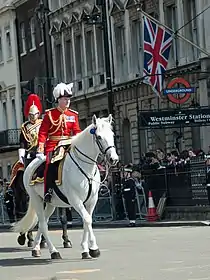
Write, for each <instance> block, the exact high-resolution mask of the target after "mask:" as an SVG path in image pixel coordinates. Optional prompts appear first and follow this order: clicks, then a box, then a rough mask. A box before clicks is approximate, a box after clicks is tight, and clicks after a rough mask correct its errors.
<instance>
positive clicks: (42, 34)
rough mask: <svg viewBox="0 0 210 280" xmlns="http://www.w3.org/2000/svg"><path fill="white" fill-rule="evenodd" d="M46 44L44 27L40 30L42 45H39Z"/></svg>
mask: <svg viewBox="0 0 210 280" xmlns="http://www.w3.org/2000/svg"><path fill="white" fill-rule="evenodd" d="M42 44H44V30H43V27H41V28H40V43H39V45H42Z"/></svg>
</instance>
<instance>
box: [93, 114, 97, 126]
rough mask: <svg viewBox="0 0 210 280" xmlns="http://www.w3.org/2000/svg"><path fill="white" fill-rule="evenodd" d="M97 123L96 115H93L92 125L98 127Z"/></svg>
mask: <svg viewBox="0 0 210 280" xmlns="http://www.w3.org/2000/svg"><path fill="white" fill-rule="evenodd" d="M96 121H97V118H96V115H93V117H92V123H93V124H94V125H96Z"/></svg>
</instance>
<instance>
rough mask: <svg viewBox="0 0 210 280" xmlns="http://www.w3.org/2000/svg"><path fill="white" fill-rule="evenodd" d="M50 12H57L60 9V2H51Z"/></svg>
mask: <svg viewBox="0 0 210 280" xmlns="http://www.w3.org/2000/svg"><path fill="white" fill-rule="evenodd" d="M50 6H51V10H52V11H54V10H57V9H58V8H59V7H60V1H59V0H51V5H50Z"/></svg>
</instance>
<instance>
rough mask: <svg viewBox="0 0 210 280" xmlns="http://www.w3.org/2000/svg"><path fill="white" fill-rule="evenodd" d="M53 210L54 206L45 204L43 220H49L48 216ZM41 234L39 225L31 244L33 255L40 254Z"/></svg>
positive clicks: (37, 255)
mask: <svg viewBox="0 0 210 280" xmlns="http://www.w3.org/2000/svg"><path fill="white" fill-rule="evenodd" d="M54 210H55V207H54V206H52V205H50V204H47V205H46V208H45V210H44V212H45V220H46V222H47V223H48V221H49V218H50V216H51V215H52V214H53V212H54ZM41 236H42V233H41V230H40V227H38V231H37V234H36V237H35V239H34V245H33V249H32V256H33V257H39V256H41V251H40V243H41Z"/></svg>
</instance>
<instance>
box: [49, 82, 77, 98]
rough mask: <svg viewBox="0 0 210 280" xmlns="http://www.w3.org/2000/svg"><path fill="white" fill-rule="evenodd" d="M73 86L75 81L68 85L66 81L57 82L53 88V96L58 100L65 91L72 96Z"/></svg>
mask: <svg viewBox="0 0 210 280" xmlns="http://www.w3.org/2000/svg"><path fill="white" fill-rule="evenodd" d="M72 88H73V83H70V84H68V85H67V84H65V83H60V84H57V86H56V87H55V88H54V90H53V96H54V98H55V99H56V100H57V99H58V98H59V97H60V96H63V95H64V92H65V91H66V92H67V93H68V94H69V95H70V96H71V95H72Z"/></svg>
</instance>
